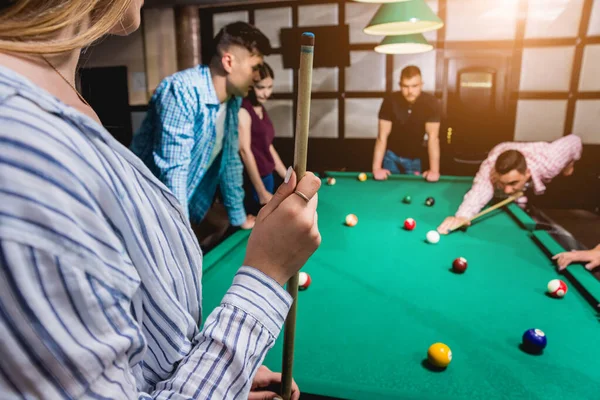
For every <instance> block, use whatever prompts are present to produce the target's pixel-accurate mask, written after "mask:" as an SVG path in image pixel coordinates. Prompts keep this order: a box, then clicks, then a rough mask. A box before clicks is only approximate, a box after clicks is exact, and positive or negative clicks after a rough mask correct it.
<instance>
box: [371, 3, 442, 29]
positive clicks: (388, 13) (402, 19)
mask: <svg viewBox="0 0 600 400" xmlns="http://www.w3.org/2000/svg"><path fill="white" fill-rule="evenodd" d="M442 26H444V22H443V21H442V20H441V19H440V18H439V17H438V16H437V15H435V13H434V12H433V11H432V10H431V8H429V6H428V5H427V4H425V2H424V1H423V0H411V1H402V2H396V3H388V4H382V5H381V7H379V10H377V13H376V14H375V15H374V16H373V18H372V19H371V22H369V24H368V25H367V27H366V28H365V29H363V32H365V33H366V34H368V35H407V34H410V33H421V32H427V31H432V30H434V29H439V28H441V27H442Z"/></svg>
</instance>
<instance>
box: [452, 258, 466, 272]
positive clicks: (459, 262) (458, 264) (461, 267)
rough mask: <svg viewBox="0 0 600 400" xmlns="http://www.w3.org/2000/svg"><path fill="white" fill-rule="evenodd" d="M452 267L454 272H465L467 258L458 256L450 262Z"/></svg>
mask: <svg viewBox="0 0 600 400" xmlns="http://www.w3.org/2000/svg"><path fill="white" fill-rule="evenodd" d="M452 268H453V269H454V271H455V272H458V273H461V274H462V273H463V272H465V271H466V270H467V260H466V259H465V258H463V257H458V258H457V259H456V260H454V262H453V263H452Z"/></svg>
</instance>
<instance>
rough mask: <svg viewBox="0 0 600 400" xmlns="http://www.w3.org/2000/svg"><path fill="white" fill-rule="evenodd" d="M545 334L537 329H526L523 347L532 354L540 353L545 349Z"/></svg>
mask: <svg viewBox="0 0 600 400" xmlns="http://www.w3.org/2000/svg"><path fill="white" fill-rule="evenodd" d="M546 343H547V340H546V334H545V333H544V332H543V331H541V330H539V329H528V330H527V331H525V333H524V334H523V347H525V349H526V350H529V351H533V352H541V351H542V350H544V348H545V347H546Z"/></svg>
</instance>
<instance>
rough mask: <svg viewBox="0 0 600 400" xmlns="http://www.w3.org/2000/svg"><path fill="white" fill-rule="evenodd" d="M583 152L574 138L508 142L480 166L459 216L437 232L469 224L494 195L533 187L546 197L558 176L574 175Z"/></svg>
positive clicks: (537, 192) (449, 218) (491, 152)
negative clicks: (548, 187) (547, 191)
mask: <svg viewBox="0 0 600 400" xmlns="http://www.w3.org/2000/svg"><path fill="white" fill-rule="evenodd" d="M581 151H582V145H581V139H580V138H579V137H578V136H575V135H568V136H564V137H562V138H560V139H558V140H555V141H554V142H552V143H547V142H534V143H518V142H507V143H501V144H499V145H497V146H496V147H494V148H493V149H492V151H490V153H489V154H488V157H487V159H486V160H485V161H484V162H483V163H482V164H481V167H480V168H479V171H478V172H477V175H476V176H475V180H474V181H473V187H472V188H471V190H470V191H469V192H468V193H467V194H466V195H465V198H464V200H463V202H462V204H461V205H460V207H459V208H458V211H457V212H456V215H455V216H453V217H448V218H446V219H445V220H444V222H442V224H441V225H440V226H439V227H438V231H439V232H440V233H442V234H446V233H448V232H449V231H450V230H452V229H454V228H456V227H458V226H459V225H461V224H463V223H467V222H468V221H469V219H471V218H472V217H473V216H475V215H476V214H477V213H478V212H479V211H480V210H481V209H482V208H483V207H484V206H485V205H486V204H487V203H489V201H490V200H491V199H492V198H493V197H494V194H495V192H500V193H498V194H500V195H509V196H510V195H512V194H514V193H517V192H519V191H525V190H526V189H528V188H529V187H530V186H533V191H534V193H535V194H536V195H540V194H543V193H544V191H545V190H546V186H545V184H546V183H548V182H550V181H551V180H552V179H554V178H555V177H556V176H557V175H559V174H561V173H562V174H563V175H565V176H569V175H571V174H573V170H574V165H575V161H577V160H579V159H580V158H581ZM467 225H468V223H467Z"/></svg>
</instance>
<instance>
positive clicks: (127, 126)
mask: <svg viewBox="0 0 600 400" xmlns="http://www.w3.org/2000/svg"><path fill="white" fill-rule="evenodd" d="M79 74H80V75H79V76H80V80H81V94H82V95H83V97H84V98H85V99H86V101H87V102H88V103H90V105H91V106H92V108H93V109H94V111H96V113H97V114H98V117H99V118H100V121H102V125H104V127H105V128H106V130H107V131H109V132H110V133H111V134H112V135H113V136H114V137H115V139H117V140H118V141H119V142H121V143H122V144H123V145H124V146H129V145H130V144H131V137H132V126H131V112H130V110H129V90H128V85H127V67H124V66H122V67H101V68H82V69H81V70H80V71H79Z"/></svg>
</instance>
